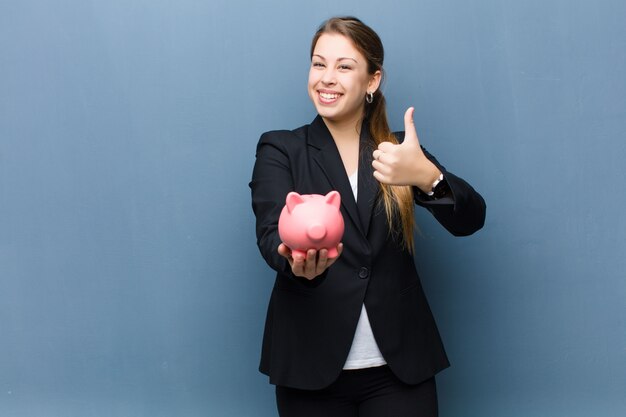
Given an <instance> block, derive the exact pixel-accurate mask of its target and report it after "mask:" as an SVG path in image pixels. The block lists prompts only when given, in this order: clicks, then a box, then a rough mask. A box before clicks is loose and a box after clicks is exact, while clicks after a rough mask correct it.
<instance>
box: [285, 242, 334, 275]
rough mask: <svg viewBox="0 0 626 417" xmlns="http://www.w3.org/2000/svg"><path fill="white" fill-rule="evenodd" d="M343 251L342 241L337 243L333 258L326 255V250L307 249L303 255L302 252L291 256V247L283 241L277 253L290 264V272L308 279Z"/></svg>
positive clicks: (328, 265) (321, 271)
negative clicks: (335, 253) (335, 254)
mask: <svg viewBox="0 0 626 417" xmlns="http://www.w3.org/2000/svg"><path fill="white" fill-rule="evenodd" d="M342 251H343V243H340V244H339V245H337V256H336V257H334V258H329V257H328V250H326V249H320V250H319V251H317V250H315V249H309V250H308V251H307V253H306V256H304V255H303V254H302V253H294V254H293V256H292V253H291V249H289V248H288V247H287V245H285V244H284V243H281V244H280V245H279V246H278V254H279V255H281V256H283V257H284V258H286V259H287V261H289V265H291V272H293V274H294V275H295V276H298V277H303V278H306V279H308V280H312V279H314V278H315V277H317V276H319V275H321V274H322V273H323V272H324V271H325V270H326V269H327V268H328V267H330V266H331V265H332V264H334V263H335V261H336V260H337V259H338V258H339V256H341V252H342Z"/></svg>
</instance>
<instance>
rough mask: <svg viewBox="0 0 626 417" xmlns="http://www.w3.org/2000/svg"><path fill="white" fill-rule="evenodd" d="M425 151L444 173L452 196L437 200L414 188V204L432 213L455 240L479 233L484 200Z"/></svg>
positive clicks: (484, 208)
mask: <svg viewBox="0 0 626 417" xmlns="http://www.w3.org/2000/svg"><path fill="white" fill-rule="evenodd" d="M422 149H423V148H422ZM423 150H424V154H425V155H426V157H427V158H428V159H429V160H430V161H431V162H433V163H434V164H435V165H436V166H437V168H439V170H440V171H441V172H442V173H443V176H444V178H445V180H446V181H447V182H448V185H449V186H450V193H449V195H447V196H444V197H442V198H439V199H436V200H435V199H432V198H431V197H429V196H428V195H426V194H424V193H423V192H422V191H421V190H420V189H419V188H417V187H413V194H414V196H415V203H416V204H418V205H420V206H422V207H425V208H426V209H427V210H428V211H430V212H431V213H432V214H433V216H435V219H437V221H438V222H439V223H440V224H441V225H442V226H443V227H445V228H446V230H448V231H449V232H450V233H452V234H453V235H454V236H468V235H471V234H472V233H474V232H476V231H478V230H480V229H481V228H482V227H483V225H484V224H485V215H486V210H487V206H486V204H485V200H484V199H483V198H482V196H481V195H480V194H479V193H478V192H477V191H476V190H474V188H472V186H471V185H469V184H468V183H467V182H465V181H464V180H463V179H462V178H460V177H457V176H456V175H454V174H452V173H450V172H448V171H447V170H446V169H445V168H444V167H443V166H442V165H441V164H440V163H439V161H437V159H436V158H435V157H434V156H432V155H431V154H430V153H428V151H426V150H425V149H423Z"/></svg>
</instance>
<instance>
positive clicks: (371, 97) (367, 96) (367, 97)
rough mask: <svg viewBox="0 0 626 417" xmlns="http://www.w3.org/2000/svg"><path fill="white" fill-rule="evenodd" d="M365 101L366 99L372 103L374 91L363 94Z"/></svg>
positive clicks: (368, 102)
mask: <svg viewBox="0 0 626 417" xmlns="http://www.w3.org/2000/svg"><path fill="white" fill-rule="evenodd" d="M365 101H367V104H372V102H373V101H374V93H367V94H366V95H365Z"/></svg>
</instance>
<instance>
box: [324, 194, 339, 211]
mask: <svg viewBox="0 0 626 417" xmlns="http://www.w3.org/2000/svg"><path fill="white" fill-rule="evenodd" d="M324 202H325V203H326V204H330V205H331V206H334V207H337V208H339V206H340V205H341V194H339V192H338V191H331V192H330V193H328V194H326V196H324Z"/></svg>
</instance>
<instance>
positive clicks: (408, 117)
mask: <svg viewBox="0 0 626 417" xmlns="http://www.w3.org/2000/svg"><path fill="white" fill-rule="evenodd" d="M413 112H414V109H413V107H409V109H408V110H407V111H406V113H404V141H403V142H402V143H400V144H398V145H396V144H393V143H391V142H382V143H380V144H379V145H378V149H376V150H375V151H374V153H373V156H374V161H372V167H374V177H375V178H376V179H377V180H378V181H380V182H382V183H383V184H389V185H414V186H417V187H419V189H421V190H422V191H424V192H429V191H431V187H432V184H433V182H434V181H435V180H436V179H437V178H438V177H439V175H440V174H441V171H439V168H437V166H436V165H435V164H433V163H432V162H430V160H429V159H428V158H426V155H424V152H423V151H422V147H421V146H420V142H419V139H418V138H417V132H416V130H415V124H414V123H413Z"/></svg>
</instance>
